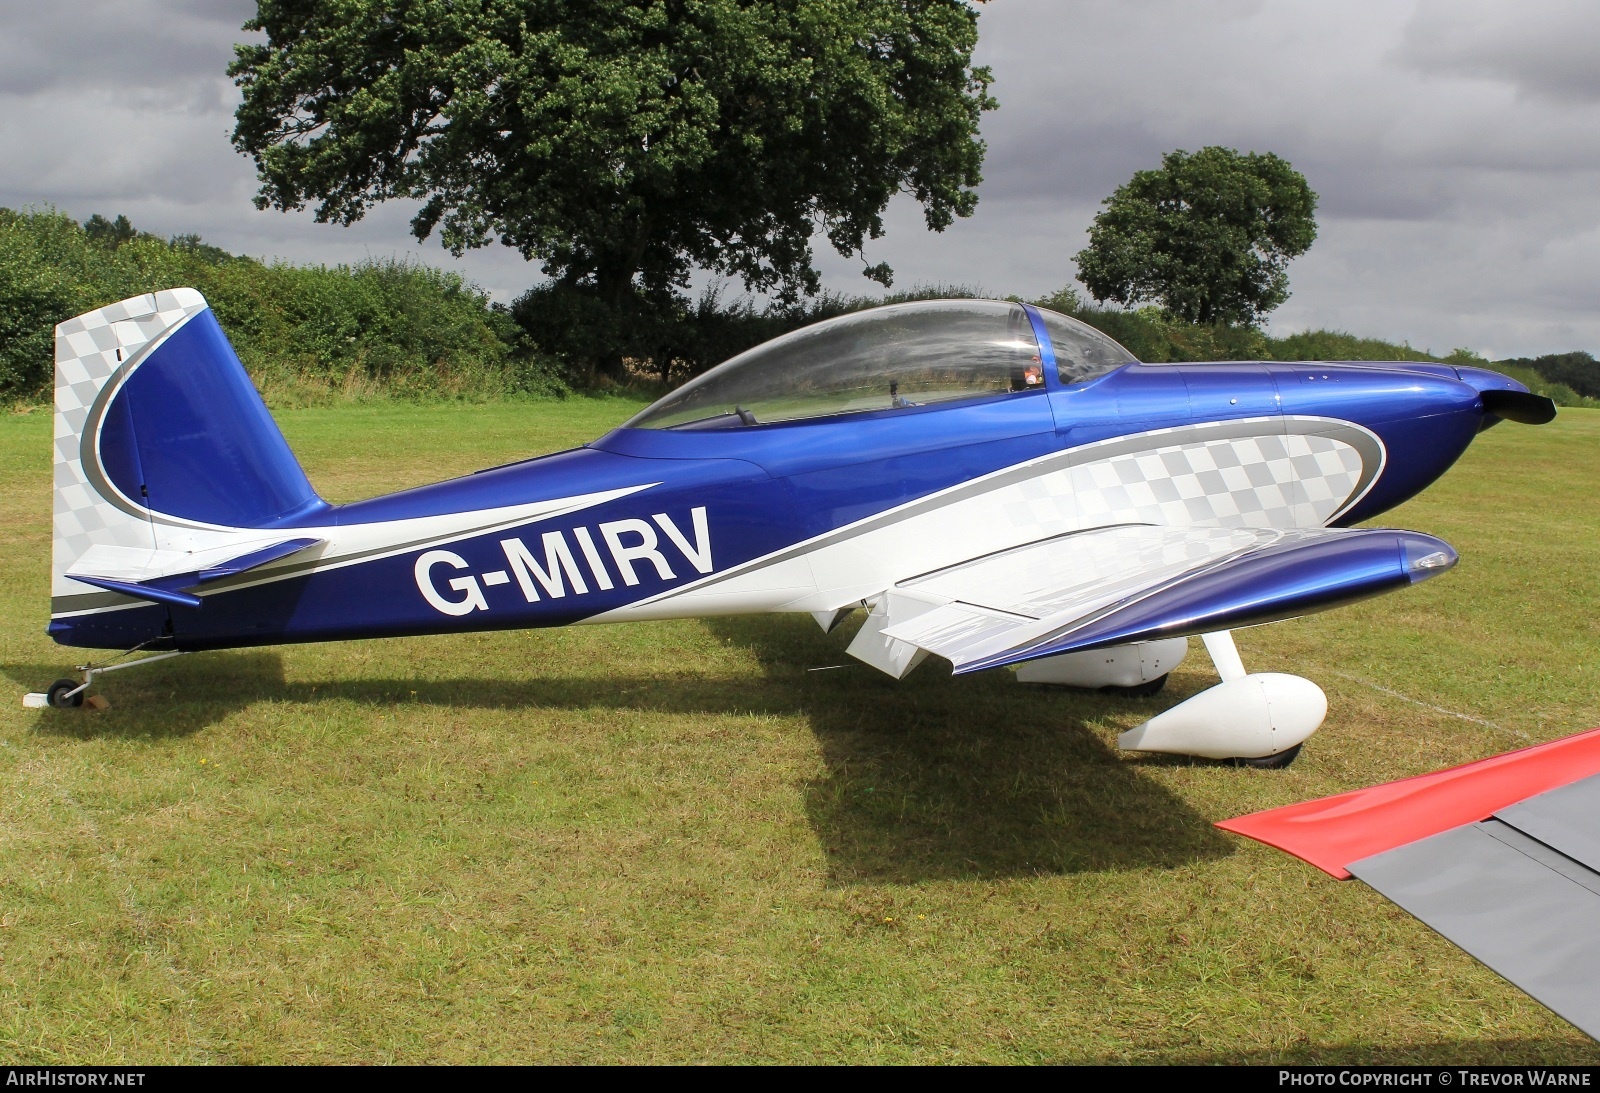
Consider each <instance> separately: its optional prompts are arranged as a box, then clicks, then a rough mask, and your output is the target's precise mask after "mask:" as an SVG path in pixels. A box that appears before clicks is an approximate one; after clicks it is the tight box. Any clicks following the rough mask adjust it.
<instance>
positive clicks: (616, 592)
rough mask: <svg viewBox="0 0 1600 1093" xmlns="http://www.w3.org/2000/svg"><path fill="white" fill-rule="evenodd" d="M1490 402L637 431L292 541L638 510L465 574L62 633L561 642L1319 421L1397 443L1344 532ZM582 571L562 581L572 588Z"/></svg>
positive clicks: (1151, 380)
mask: <svg viewBox="0 0 1600 1093" xmlns="http://www.w3.org/2000/svg"><path fill="white" fill-rule="evenodd" d="M1485 375H1486V376H1492V375H1493V374H1492V373H1485ZM1496 379H1503V378H1502V377H1496ZM1488 382H1491V381H1488V380H1485V379H1483V377H1472V378H1471V382H1464V381H1463V380H1462V379H1460V378H1457V375H1456V374H1455V372H1454V370H1451V369H1449V368H1447V367H1444V366H1437V367H1429V366H1419V367H1418V368H1416V369H1411V368H1407V367H1403V366H1398V365H1386V366H1373V365H1360V364H1315V365H1311V364H1306V365H1301V364H1279V363H1232V364H1184V365H1142V364H1132V365H1128V366H1126V367H1123V368H1121V369H1118V370H1117V371H1114V372H1112V373H1110V374H1108V375H1106V376H1103V377H1101V378H1100V379H1098V380H1094V381H1092V382H1089V383H1086V384H1080V385H1075V386H1072V387H1061V386H1060V385H1058V384H1057V383H1056V382H1055V379H1054V376H1051V377H1050V383H1049V385H1048V386H1047V388H1046V389H1044V390H1038V391H1028V392H1019V393H1015V394H1009V395H997V396H992V397H989V398H984V399H975V400H971V401H965V402H957V403H948V404H942V405H941V404H934V405H929V406H922V407H908V408H901V409H892V410H890V409H885V410H882V411H871V412H864V413H856V414H849V415H841V416H836V417H828V418H818V419H813V420H806V421H798V422H792V423H774V424H766V425H755V426H745V427H735V428H727V429H712V430H681V429H680V430H657V429H619V430H616V431H614V432H612V433H610V434H608V435H606V436H604V437H602V438H600V439H599V440H597V441H595V442H594V443H592V444H590V445H588V446H586V447H584V448H579V449H575V450H572V451H567V452H561V453H557V454H555V455H549V456H544V457H541V458H537V459H530V460H526V461H524V462H520V463H513V464H510V465H507V466H503V467H497V468H494V469H491V470H487V471H482V472H480V473H478V474H474V475H469V476H467V477H465V478H460V479H455V480H452V481H448V482H441V483H437V484H434V485H430V486H425V487H422V488H420V489H412V490H405V491H402V492H399V493H395V494H390V495H387V496H384V497H379V498H374V499H372V500H368V501H362V502H357V503H354V504H348V505H343V506H333V507H330V508H328V509H325V510H321V511H317V512H306V513H299V514H294V515H291V516H290V517H289V518H287V519H285V520H283V521H281V522H277V523H275V524H274V525H273V530H274V531H282V532H285V533H287V532H292V531H294V530H296V529H301V528H309V527H314V526H323V527H327V526H334V527H352V526H356V525H374V524H384V523H389V522H393V521H403V520H418V519H419V518H430V517H438V516H444V515H449V514H460V513H469V512H473V511H477V510H487V509H495V508H503V507H506V506H513V505H520V504H527V503H533V502H540V501H546V500H556V499H561V498H568V497H572V496H574V495H578V494H584V495H587V494H595V493H602V492H604V491H610V490H619V491H620V490H632V491H634V492H630V493H627V494H626V495H625V496H618V497H616V498H615V499H612V500H607V501H604V502H602V503H598V504H594V505H590V506H589V507H584V508H581V509H578V510H577V511H573V512H570V513H568V514H567V515H562V516H555V517H550V518H545V519H540V520H538V521H537V522H531V523H527V524H525V525H523V526H514V527H510V528H505V527H501V528H495V529H492V530H488V531H484V532H481V533H477V534H470V535H466V536H464V537H460V538H452V539H450V540H448V541H445V542H442V543H438V544H432V545H438V546H441V547H443V548H444V549H445V550H446V552H447V553H448V554H449V555H450V557H449V558H445V559H444V560H443V561H438V560H436V561H435V562H434V563H432V566H433V568H431V569H430V568H427V567H426V566H423V565H422V563H423V560H422V559H419V552H420V551H424V550H426V549H428V547H427V546H425V545H418V546H416V547H414V548H413V549H403V547H404V544H401V546H402V549H397V550H391V551H386V552H385V551H375V552H373V554H374V556H373V557H371V558H370V559H357V560H354V561H351V562H349V563H348V564H341V565H339V566H337V567H334V568H320V569H319V568H317V567H315V566H308V567H307V570H306V572H305V574H304V575H303V576H291V577H288V578H280V579H276V580H273V581H270V582H265V583H256V584H251V583H249V582H248V581H240V582H239V583H238V586H237V587H235V588H223V589H221V590H218V591H214V592H212V593H210V594H209V595H207V596H206V598H205V602H204V605H203V606H202V607H199V608H193V609H189V608H184V607H181V606H177V607H168V606H147V607H130V608H127V609H125V610H120V611H113V612H107V613H101V614H88V615H82V616H77V617H72V618H67V619H60V620H57V622H55V623H53V624H52V634H53V635H54V636H55V637H56V640H58V641H61V642H63V643H66V644H73V645H85V646H93V647H128V646H131V645H134V644H137V643H139V642H148V643H150V645H149V647H151V648H163V647H170V648H180V649H208V648H224V647H234V646H248V645H263V644H277V643H285V642H304V641H325V640H334V639H346V638H362V637H382V636H397V635H415V634H433V633H445V632H451V631H460V630H491V629H518V628H527V627H542V626H559V625H564V624H568V623H572V622H577V621H581V620H584V619H589V618H593V617H594V616H597V615H600V614H603V613H605V612H608V611H612V610H615V609H617V608H621V607H624V606H626V605H628V604H633V603H637V602H638V601H640V600H643V599H646V598H648V597H652V596H657V595H659V594H660V593H662V592H664V591H667V590H670V589H673V588H676V587H679V586H682V585H685V584H688V583H690V582H692V581H695V580H699V579H701V578H702V577H704V576H705V575H706V574H707V573H721V572H723V571H725V570H727V569H730V568H732V567H735V566H739V565H741V564H743V563H747V562H750V561H752V560H753V559H758V558H763V557H766V556H768V555H772V554H774V553H775V552H778V551H781V550H784V549H786V548H790V547H793V546H795V545H796V544H802V543H805V542H807V541H809V540H812V539H815V538H817V537H818V536H822V535H825V534H826V533H829V532H833V531H836V530H837V529H840V528H843V527H846V526H848V525H851V524H853V523H855V522H858V521H861V520H863V519H866V518H868V517H872V516H875V515H878V514H881V513H884V512H886V511H888V510H891V509H894V508H896V507H897V506H901V505H904V504H906V503H908V502H911V501H915V500H917V499H919V498H925V497H929V496H931V495H935V494H938V493H940V492H941V491H945V490H949V489H951V488H952V487H955V486H959V485H961V484H962V483H966V482H970V481H972V480H974V479H979V478H982V477H983V476H985V475H990V474H994V473H996V472H999V471H1003V470H1005V469H1006V468H1010V467H1015V466H1017V465H1019V464H1024V463H1027V462H1029V461H1030V460H1035V459H1038V458H1040V457H1043V456H1047V455H1049V454H1050V453H1053V452H1058V451H1063V450H1067V449H1074V448H1078V447H1081V446H1083V445H1087V444H1093V443H1096V442H1099V441H1105V440H1107V439H1110V438H1114V437H1125V436H1130V435H1135V434H1144V433H1151V432H1154V431H1157V430H1166V429H1174V428H1180V427H1183V426H1189V425H1193V424H1196V423H1200V422H1218V421H1234V420H1244V419H1263V418H1268V419H1271V418H1278V417H1282V418H1284V419H1285V420H1287V419H1289V418H1317V419H1331V420H1335V421H1339V422H1349V423H1352V424H1354V425H1356V426H1360V427H1361V428H1363V429H1365V430H1368V431H1370V432H1371V433H1372V434H1374V435H1375V436H1376V437H1378V438H1379V439H1380V440H1381V442H1382V445H1383V449H1384V452H1385V456H1384V460H1383V466H1382V471H1381V473H1380V474H1379V475H1378V476H1377V478H1376V480H1375V481H1374V482H1373V484H1372V486H1371V487H1370V488H1369V489H1368V490H1367V491H1366V492H1365V494H1364V495H1363V496H1362V497H1361V498H1360V500H1359V501H1358V502H1357V503H1356V504H1355V505H1354V507H1352V508H1349V509H1348V510H1347V511H1344V512H1343V513H1341V514H1340V515H1339V516H1338V517H1337V519H1336V520H1335V521H1334V522H1335V523H1337V524H1340V525H1348V524H1352V523H1355V522H1358V521H1362V520H1366V519H1370V518H1371V517H1374V516H1376V515H1378V514H1380V513H1382V512H1385V511H1387V510H1388V509H1391V508H1393V507H1394V506H1395V505H1398V504H1400V503H1401V502H1403V501H1405V500H1406V499H1408V498H1410V497H1411V496H1413V495H1414V494H1416V493H1417V492H1418V491H1419V490H1421V489H1423V488H1424V487H1426V486H1427V485H1428V484H1429V483H1431V482H1433V481H1434V480H1435V479H1437V478H1438V477H1439V476H1440V475H1441V474H1443V473H1444V472H1445V470H1447V469H1448V468H1449V467H1450V465H1451V464H1452V463H1453V462H1454V461H1455V460H1456V459H1457V458H1458V457H1459V456H1460V455H1461V453H1462V452H1463V451H1464V450H1465V449H1466V447H1467V446H1468V444H1469V443H1470V442H1471V440H1472V437H1473V436H1474V435H1475V433H1476V432H1477V431H1478V429H1479V428H1480V424H1481V422H1482V421H1483V415H1482V409H1481V402H1480V398H1479V390H1480V389H1482V388H1483V387H1484V386H1485V384H1486V383H1488ZM1158 446H1159V441H1158V440H1154V439H1153V440H1152V447H1158ZM641 487H643V488H641ZM641 528H642V529H643V530H642V531H641V530H639V529H641ZM552 536H553V538H552ZM607 536H610V538H609V539H608V538H607ZM630 536H631V538H630ZM512 540H516V541H517V544H516V545H515V546H513V545H511V541H512ZM647 540H653V542H647ZM607 544H610V545H609V548H608V546H607ZM618 544H622V546H621V547H619V546H618ZM591 547H592V548H593V549H589V548H591ZM623 548H633V549H632V560H631V561H627V560H622V561H619V560H618V559H619V558H622V559H626V558H627V557H628V550H626V549H623ZM518 549H520V550H523V551H525V553H526V556H527V557H531V558H533V559H535V561H536V562H537V563H539V564H540V565H541V566H542V567H543V569H544V571H545V574H546V575H549V576H554V577H557V578H562V579H559V580H558V581H557V586H558V587H559V589H560V591H559V594H556V593H554V592H552V589H551V587H550V586H549V585H548V584H545V585H536V584H530V583H529V582H528V579H527V577H526V574H527V572H529V570H528V569H527V568H526V567H524V568H523V569H521V570H519V569H518V568H517V567H516V566H514V565H512V564H510V563H508V558H511V557H512V556H513V554H514V553H515V552H516V551H517V550H518ZM569 559H570V561H571V563H572V564H571V565H570V566H568V567H567V569H566V571H565V575H564V577H563V575H562V574H561V573H559V572H557V571H558V570H560V569H561V563H563V562H565V561H567V560H569ZM419 566H422V568H421V569H419ZM419 574H420V575H419ZM908 575H909V574H908ZM424 578H426V580H428V581H431V582H432V584H433V585H435V586H437V588H438V590H439V591H438V595H439V596H442V597H444V598H445V599H446V600H447V601H450V602H454V601H455V600H462V601H463V602H465V601H466V600H467V599H470V598H471V597H473V596H481V597H482V606H481V607H473V608H471V609H468V608H467V607H465V606H464V607H463V609H462V612H461V613H459V614H447V613H442V612H441V611H440V610H439V609H438V608H437V606H435V605H432V604H430V602H428V601H427V599H425V597H424V596H423V595H422V594H420V593H419V591H418V589H419V581H422V580H424ZM452 579H454V580H456V581H458V582H465V583H461V584H458V585H454V586H453V585H451V584H450V581H451V580H452ZM580 585H581V586H582V587H581V589H580V587H579V586H580ZM530 595H532V596H534V598H532V599H530ZM154 635H159V636H157V637H154V640H152V638H153V636H154Z"/></svg>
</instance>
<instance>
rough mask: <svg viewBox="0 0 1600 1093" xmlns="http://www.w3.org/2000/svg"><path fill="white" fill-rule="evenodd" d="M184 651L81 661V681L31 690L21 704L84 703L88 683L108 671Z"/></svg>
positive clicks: (63, 707) (38, 706) (62, 705)
mask: <svg viewBox="0 0 1600 1093" xmlns="http://www.w3.org/2000/svg"><path fill="white" fill-rule="evenodd" d="M140 648H141V647H140V646H137V645H136V646H134V647H133V648H132V649H129V650H128V651H127V652H126V653H123V654H122V657H129V656H132V655H133V654H134V653H137V652H138V651H139V649H140ZM183 655H184V650H182V649H174V650H172V651H171V652H168V653H155V654H153V655H151V656H148V657H140V658H139V659H138V660H122V657H118V658H117V660H118V661H121V663H116V662H112V663H110V664H80V665H78V671H79V672H80V673H81V674H82V677H83V681H82V682H81V683H80V682H79V681H78V680H76V679H58V680H56V681H55V682H54V683H52V684H50V688H49V690H47V691H45V692H44V693H43V694H40V693H39V692H37V691H30V692H28V693H27V694H25V695H23V696H22V704H23V705H24V706H26V707H27V708H29V709H44V708H45V707H54V708H55V709H58V710H68V709H75V708H76V707H78V706H82V705H83V696H84V692H85V691H87V690H88V689H89V685H90V684H92V683H93V682H94V681H95V679H96V678H97V677H99V676H102V675H105V674H106V673H107V672H118V671H121V670H122V669H124V668H139V667H143V666H144V665H146V664H154V663H155V662H156V661H158V660H170V659H172V658H173V657H181V656H183ZM97 701H98V700H97Z"/></svg>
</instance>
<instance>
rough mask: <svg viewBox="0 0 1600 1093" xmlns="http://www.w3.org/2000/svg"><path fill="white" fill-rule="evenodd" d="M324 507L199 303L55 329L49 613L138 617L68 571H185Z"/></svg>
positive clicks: (180, 300) (192, 294)
mask: <svg viewBox="0 0 1600 1093" xmlns="http://www.w3.org/2000/svg"><path fill="white" fill-rule="evenodd" d="M325 507H326V506H325V503H324V502H323V501H322V500H321V499H320V498H319V497H317V495H316V492H315V491H314V490H312V488H311V484H310V482H308V481H307V480H306V476H305V474H304V472H303V471H301V469H300V465H299V464H298V463H297V462H296V461H295V458H294V456H293V454H292V453H291V452H290V451H289V446H288V444H287V443H286V442H285V441H284V439H283V434H282V433H281V432H279V430H278V427H277V425H276V423H274V422H273V420H272V416H271V414H269V413H268V411H267V408H266V405H265V404H264V403H263V402H262V401H261V396H260V395H259V394H257V393H256V390H255V387H254V386H253V385H252V384H251V382H250V377H249V376H248V375H247V374H246V373H245V370H244V367H243V365H241V364H240V363H239V359H238V357H237V356H236V355H235V354H234V352H233V349H232V347H231V346H230V345H229V344H228V340H227V338H226V337H225V336H224V335H223V333H222V329H221V327H219V326H218V325H217V321H216V318H215V317H214V316H213V315H212V314H211V310H210V308H209V307H207V306H206V302H205V299H204V298H203V297H202V296H201V295H200V293H198V292H196V291H195V290H194V289H189V288H180V289H173V290H171V291H167V292H157V293H153V294H150V295H146V296H135V297H133V298H132V299H128V300H123V301H121V302H120V303H115V304H111V305H109V306H107V307H102V308H99V309H97V310H95V311H91V312H89V313H87V314H85V315H80V316H78V317H77V318H75V319H71V320H69V321H67V322H64V323H62V324H60V325H59V326H57V327H56V413H55V514H54V515H55V520H54V535H53V542H52V567H51V577H52V582H51V596H52V611H51V613H52V616H54V617H56V618H58V619H59V618H61V617H62V616H63V615H70V614H76V613H81V612H84V611H106V610H121V609H126V608H129V607H134V606H139V603H138V601H136V600H130V599H127V598H125V597H121V596H118V595H117V594H116V593H114V592H107V591H105V588H106V587H108V586H107V585H105V584H104V583H101V584H100V585H98V586H96V585H93V584H87V583H85V582H83V581H79V580H75V579H74V578H73V576H72V574H79V575H87V576H97V577H102V578H110V579H113V580H124V581H135V582H137V581H143V580H147V579H150V578H152V577H161V576H166V575H170V574H176V573H182V572H184V571H185V570H186V568H187V567H188V564H189V563H190V562H191V561H192V560H194V559H195V558H196V557H197V556H199V557H204V556H206V555H207V553H208V552H211V553H214V552H216V551H217V550H219V549H223V548H228V547H230V546H233V545H236V544H244V543H250V542H253V541H256V540H260V539H261V538H262V537H263V533H264V532H267V533H268V534H270V529H272V528H274V527H277V526H281V525H282V524H284V523H285V522H289V521H292V520H293V519H295V518H297V517H304V516H307V515H310V514H313V513H315V512H316V511H317V510H319V509H321V508H325ZM145 606H148V605H145ZM55 629H57V628H56V627H54V626H53V627H52V630H53V631H54V630H55Z"/></svg>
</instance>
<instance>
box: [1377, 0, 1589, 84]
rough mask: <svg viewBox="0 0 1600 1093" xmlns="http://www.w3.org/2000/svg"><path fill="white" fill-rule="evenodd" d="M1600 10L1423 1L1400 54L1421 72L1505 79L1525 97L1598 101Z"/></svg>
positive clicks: (1555, 1)
mask: <svg viewBox="0 0 1600 1093" xmlns="http://www.w3.org/2000/svg"><path fill="white" fill-rule="evenodd" d="M1596 42H1600V7H1597V6H1596V5H1595V4H1593V3H1590V2H1588V0H1526V2H1523V3H1518V4H1504V3H1494V2H1492V0H1425V2H1423V3H1421V4H1419V5H1418V7H1417V10H1416V13H1415V15H1414V16H1413V17H1412V19H1411V20H1410V22H1409V23H1407V25H1406V28H1405V35H1404V37H1403V38H1402V40H1401V42H1400V46H1399V49H1398V51H1397V55H1398V57H1399V58H1400V59H1401V60H1402V61H1403V62H1404V63H1407V64H1410V65H1412V66H1414V67H1415V68H1416V69H1417V70H1418V71H1421V72H1425V73H1429V74H1437V75H1450V76H1457V77H1465V78H1468V79H1479V80H1500V81H1506V82H1509V83H1510V84H1512V85H1513V86H1515V87H1516V88H1517V90H1518V91H1520V92H1521V93H1523V94H1524V95H1527V96H1531V97H1535V98H1547V99H1553V100H1557V101H1576V102H1591V103H1592V102H1600V65H1596V64H1595V47H1596Z"/></svg>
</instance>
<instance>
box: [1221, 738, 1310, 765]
mask: <svg viewBox="0 0 1600 1093" xmlns="http://www.w3.org/2000/svg"><path fill="white" fill-rule="evenodd" d="M1303 747H1305V745H1304V744H1296V745H1295V746H1294V747H1292V748H1286V749H1285V750H1283V751H1280V752H1279V753H1278V754H1276V755H1263V756H1261V757H1260V758H1257V759H1235V760H1234V761H1233V763H1234V766H1238V767H1255V768H1256V769H1257V770H1282V769H1283V768H1284V767H1286V766H1288V765H1289V764H1290V763H1292V762H1294V759H1295V756H1297V755H1299V754H1300V749H1301V748H1303Z"/></svg>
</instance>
